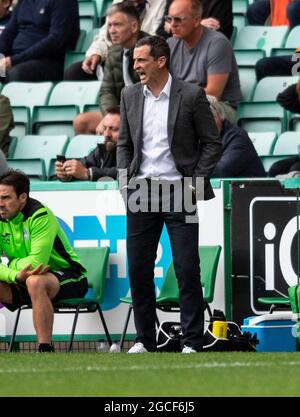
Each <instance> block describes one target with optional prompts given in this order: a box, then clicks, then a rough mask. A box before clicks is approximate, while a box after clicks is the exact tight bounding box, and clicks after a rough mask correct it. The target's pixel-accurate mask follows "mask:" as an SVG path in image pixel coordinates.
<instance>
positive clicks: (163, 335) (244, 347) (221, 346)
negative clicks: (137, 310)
mask: <svg viewBox="0 0 300 417" xmlns="http://www.w3.org/2000/svg"><path fill="white" fill-rule="evenodd" d="M219 313H220V311H219V310H214V314H213V317H212V319H211V322H210V323H209V326H208V329H207V330H206V332H205V333H204V346H203V351H207V352H209V351H215V352H221V351H223V352H224V351H243V352H255V351H256V345H257V343H258V339H257V337H256V333H255V334H254V336H252V335H251V333H250V332H243V333H242V331H241V329H240V327H239V326H238V325H237V324H236V323H234V322H232V321H227V322H226V323H227V337H226V338H219V337H216V336H215V335H214V334H213V333H212V326H213V320H215V319H220V317H221V316H220V314H219ZM222 314H223V313H222ZM223 316H224V315H223ZM181 338H182V331H181V324H180V323H178V322H171V321H164V322H162V323H161V324H160V326H159V329H158V330H157V335H156V342H157V350H158V351H159V352H181V349H182V346H181Z"/></svg>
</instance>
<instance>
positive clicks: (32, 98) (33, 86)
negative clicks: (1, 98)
mask: <svg viewBox="0 0 300 417" xmlns="http://www.w3.org/2000/svg"><path fill="white" fill-rule="evenodd" d="M52 88H53V83H52V82H41V83H40V82H38V83H27V82H11V83H8V84H5V85H4V87H3V89H2V91H1V94H4V95H5V96H6V97H8V98H9V100H10V104H11V106H22V107H29V108H30V110H31V113H32V109H33V107H34V106H43V105H45V104H47V103H48V99H49V97H50V93H51V90H52Z"/></svg>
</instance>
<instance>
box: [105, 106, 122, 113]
mask: <svg viewBox="0 0 300 417" xmlns="http://www.w3.org/2000/svg"><path fill="white" fill-rule="evenodd" d="M108 113H110V114H120V106H112V107H109V108H108V109H107V110H106V111H105V115H107V114H108Z"/></svg>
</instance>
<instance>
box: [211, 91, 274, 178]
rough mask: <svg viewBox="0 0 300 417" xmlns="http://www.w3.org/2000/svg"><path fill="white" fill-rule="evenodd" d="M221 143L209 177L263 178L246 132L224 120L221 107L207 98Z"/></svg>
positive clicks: (258, 159)
mask: <svg viewBox="0 0 300 417" xmlns="http://www.w3.org/2000/svg"><path fill="white" fill-rule="evenodd" d="M207 99H208V101H209V102H210V109H211V111H212V114H213V115H214V118H215V122H216V125H217V129H218V131H219V133H220V137H221V141H222V154H221V158H220V159H219V161H218V162H217V164H216V166H215V169H214V170H213V173H212V175H211V177H214V178H237V177H239V178H241V177H248V178H252V177H265V176H266V173H265V170H264V167H263V164H262V162H261V160H260V158H259V156H258V155H257V152H256V150H255V148H254V146H253V143H252V141H251V139H250V138H249V136H248V134H247V132H246V131H245V130H244V129H242V128H241V127H239V126H238V125H236V124H231V123H230V122H229V121H228V120H226V118H225V113H224V109H223V107H222V106H221V105H220V103H219V102H218V100H217V99H216V98H215V97H213V96H207Z"/></svg>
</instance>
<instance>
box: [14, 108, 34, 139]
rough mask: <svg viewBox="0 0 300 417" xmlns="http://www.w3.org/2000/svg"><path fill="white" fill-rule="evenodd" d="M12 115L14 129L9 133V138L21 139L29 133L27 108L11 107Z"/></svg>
mask: <svg viewBox="0 0 300 417" xmlns="http://www.w3.org/2000/svg"><path fill="white" fill-rule="evenodd" d="M12 112H13V115H14V128H13V129H12V130H11V131H10V136H15V137H18V138H21V137H23V136H25V135H27V134H29V133H31V116H30V109H29V107H23V106H12Z"/></svg>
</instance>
